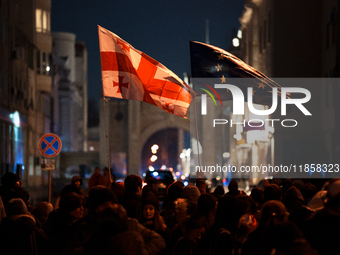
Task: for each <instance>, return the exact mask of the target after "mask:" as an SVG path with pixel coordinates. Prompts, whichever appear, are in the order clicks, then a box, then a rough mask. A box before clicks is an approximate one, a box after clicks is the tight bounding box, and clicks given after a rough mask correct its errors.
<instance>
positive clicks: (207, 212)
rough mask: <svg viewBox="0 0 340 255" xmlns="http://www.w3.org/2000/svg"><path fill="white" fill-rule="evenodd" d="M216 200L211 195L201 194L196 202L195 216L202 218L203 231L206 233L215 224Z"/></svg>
mask: <svg viewBox="0 0 340 255" xmlns="http://www.w3.org/2000/svg"><path fill="white" fill-rule="evenodd" d="M216 200H217V198H215V197H214V196H213V195H211V194H208V193H206V194H203V195H201V196H200V197H199V198H198V201H197V214H198V215H200V216H202V218H203V221H204V228H205V231H208V230H209V229H210V228H211V226H212V225H213V224H214V222H215V214H216V209H217V206H216Z"/></svg>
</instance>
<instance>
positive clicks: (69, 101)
mask: <svg viewBox="0 0 340 255" xmlns="http://www.w3.org/2000/svg"><path fill="white" fill-rule="evenodd" d="M52 36H53V57H54V61H55V76H54V83H55V84H56V86H57V87H58V95H59V96H58V111H59V113H58V119H59V135H60V139H61V141H62V143H63V148H62V152H86V151H87V147H88V146H87V50H86V46H85V43H84V42H80V41H76V35H75V34H72V33H67V32H53V33H52Z"/></svg>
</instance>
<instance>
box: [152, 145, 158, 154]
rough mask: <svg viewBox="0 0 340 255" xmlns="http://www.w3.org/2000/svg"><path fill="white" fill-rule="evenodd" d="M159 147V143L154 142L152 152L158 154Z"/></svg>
mask: <svg viewBox="0 0 340 255" xmlns="http://www.w3.org/2000/svg"><path fill="white" fill-rule="evenodd" d="M158 149H159V146H158V145H157V144H154V145H152V146H151V152H152V153H153V154H156V153H157V150H158Z"/></svg>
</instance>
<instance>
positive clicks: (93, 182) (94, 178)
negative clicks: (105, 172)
mask: <svg viewBox="0 0 340 255" xmlns="http://www.w3.org/2000/svg"><path fill="white" fill-rule="evenodd" d="M97 185H104V178H103V176H102V175H101V174H100V168H99V167H96V168H95V169H94V173H93V174H92V175H91V177H90V180H89V190H91V189H92V188H93V187H94V186H97Z"/></svg>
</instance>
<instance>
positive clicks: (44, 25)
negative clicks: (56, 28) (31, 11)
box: [35, 9, 51, 33]
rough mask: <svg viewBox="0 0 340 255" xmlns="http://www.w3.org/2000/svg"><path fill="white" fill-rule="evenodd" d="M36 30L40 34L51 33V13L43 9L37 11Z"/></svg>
mask: <svg viewBox="0 0 340 255" xmlns="http://www.w3.org/2000/svg"><path fill="white" fill-rule="evenodd" d="M35 28H36V31H37V32H39V33H47V32H50V31H51V24H50V13H49V12H48V11H45V10H42V9H36V10H35Z"/></svg>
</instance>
